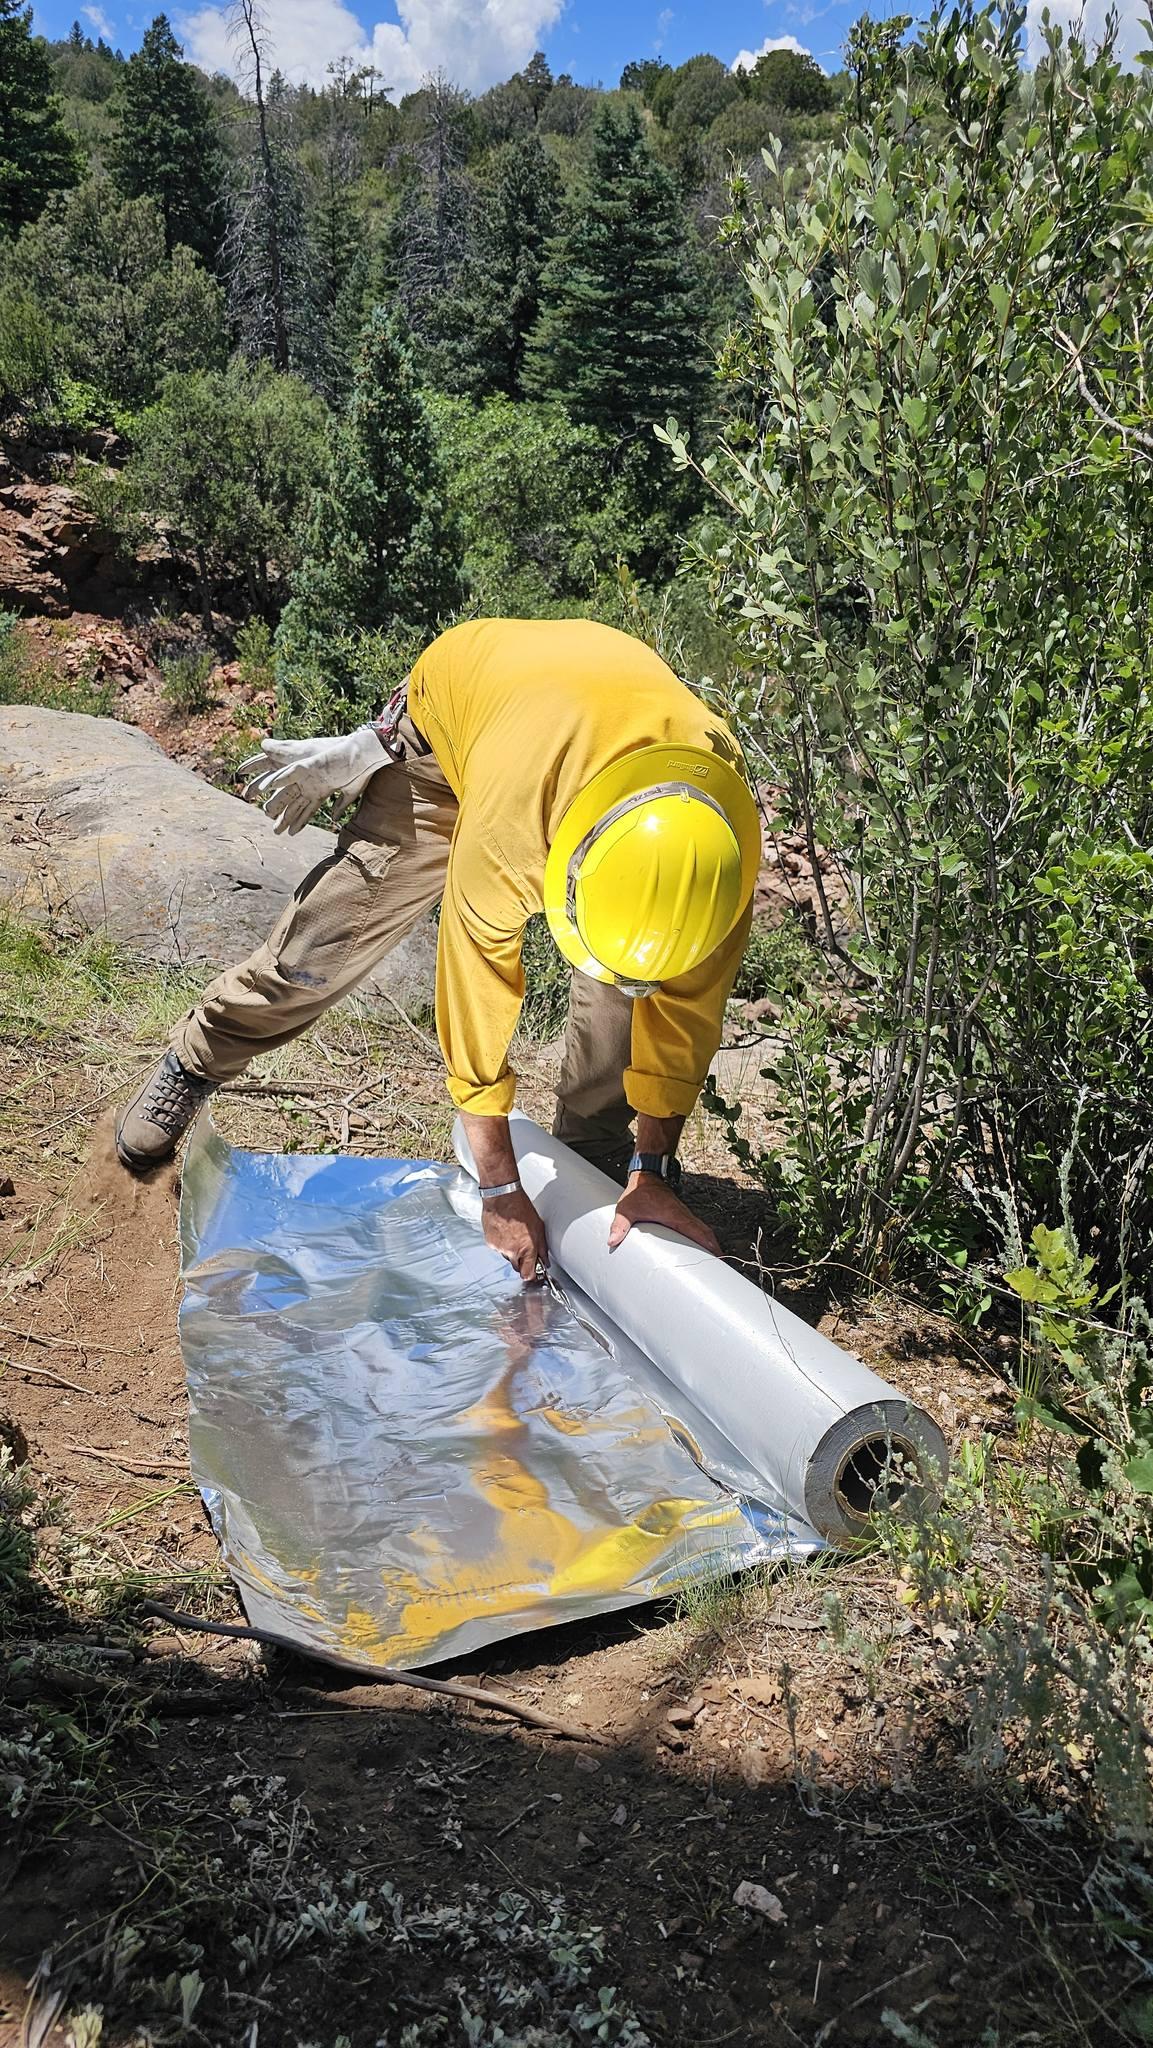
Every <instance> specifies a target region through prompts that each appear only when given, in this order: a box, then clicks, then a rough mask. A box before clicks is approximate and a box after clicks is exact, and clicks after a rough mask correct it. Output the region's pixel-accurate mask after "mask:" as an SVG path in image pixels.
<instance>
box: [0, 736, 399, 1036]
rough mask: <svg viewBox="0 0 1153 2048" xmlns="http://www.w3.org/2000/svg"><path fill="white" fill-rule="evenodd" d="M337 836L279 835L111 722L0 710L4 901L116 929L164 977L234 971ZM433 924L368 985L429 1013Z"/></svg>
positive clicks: (34, 918) (17, 910)
mask: <svg viewBox="0 0 1153 2048" xmlns="http://www.w3.org/2000/svg"><path fill="white" fill-rule="evenodd" d="M335 843H336V841H335V838H334V835H333V834H332V833H331V832H321V831H319V830H318V829H317V828H316V827H314V826H311V825H306V826H305V828H304V830H303V831H302V832H299V833H297V835H296V837H295V838H292V839H289V838H287V837H283V836H282V837H280V838H278V837H277V835H276V833H275V832H274V831H273V828H272V825H271V823H270V822H269V820H268V819H267V818H266V817H265V816H264V813H263V812H262V811H260V810H258V809H256V807H255V806H254V805H252V804H246V803H244V802H242V800H241V799H240V798H239V797H235V796H229V795H228V794H227V792H226V791H225V790H221V789H214V788H213V787H212V786H211V784H209V783H207V782H202V781H201V780H200V778H199V776H197V775H194V774H193V773H192V771H191V769H189V768H183V767H181V766H180V765H179V763H177V762H175V761H170V760H169V758H168V756H167V755H166V754H165V753H164V752H163V751H162V749H161V748H160V747H158V746H157V744H156V742H155V740H152V739H149V738H148V736H147V734H146V733H142V732H138V731H136V729H135V727H133V726H129V725H120V724H118V723H117V722H116V720H115V719H111V718H86V717H83V716H81V715H80V714H79V713H76V712H71V711H43V710H40V709H38V708H33V707H30V706H25V705H6V706H2V707H0V904H2V905H3V906H4V907H5V908H6V909H8V910H9V911H11V912H12V913H14V914H15V915H17V916H20V917H22V918H25V919H27V920H28V921H29V922H32V923H47V922H52V923H56V924H61V923H63V924H71V925H72V926H79V927H81V928H82V929H85V930H91V931H101V932H106V933H107V934H108V936H109V938H111V939H114V940H115V941H116V942H117V944H118V945H121V946H123V947H124V948H125V950H126V951H128V952H131V953H134V954H135V955H137V957H139V958H141V959H144V960H152V961H156V962H158V963H161V964H163V965H165V966H174V965H176V964H178V963H184V962H186V963H190V964H199V963H201V962H203V963H204V965H205V966H206V967H226V966H228V965H229V964H230V963H231V962H233V961H236V960H242V959H243V958H244V957H245V955H246V954H248V953H250V952H251V951H252V950H253V948H254V947H255V946H257V945H259V943H260V941H261V940H262V939H264V938H266V937H267V936H268V933H269V932H270V931H271V929H272V926H273V924H274V923H275V921H276V919H277V917H278V916H279V914H280V912H281V910H282V909H283V907H284V905H285V903H286V902H287V901H288V898H289V897H290V896H291V895H292V892H293V890H294V889H295V888H296V886H297V883H298V882H299V881H300V880H301V878H302V877H303V876H304V875H306V874H307V873H308V870H309V869H310V868H312V867H315V865H316V863H317V861H318V860H323V859H324V858H325V856H326V855H327V854H329V853H331V851H332V849H333V846H334V845H335ZM435 953H436V944H435V934H434V932H433V929H432V926H431V924H430V923H429V922H428V921H425V922H424V923H423V924H422V925H420V926H419V927H418V928H417V930H416V931H415V932H413V933H412V935H411V936H410V937H409V938H407V939H406V940H405V941H404V942H403V944H402V945H400V946H398V947H397V948H396V950H395V952H393V953H390V954H389V955H388V957H387V959H385V960H383V961H382V962H381V964H380V966H379V967H378V968H377V970H376V972H375V974H374V975H373V977H372V979H371V980H370V981H369V982H368V983H367V984H366V988H367V990H368V992H369V993H370V994H372V993H378V994H379V993H381V992H383V993H385V994H387V995H389V996H391V997H393V999H394V1000H395V1001H396V1002H398V1003H400V1004H401V1006H402V1007H403V1008H404V1009H405V1010H407V1011H408V1012H409V1013H410V1014H411V1013H412V1012H413V1011H414V1010H428V1009H430V1008H431V1007H432V998H433V980H434V965H435Z"/></svg>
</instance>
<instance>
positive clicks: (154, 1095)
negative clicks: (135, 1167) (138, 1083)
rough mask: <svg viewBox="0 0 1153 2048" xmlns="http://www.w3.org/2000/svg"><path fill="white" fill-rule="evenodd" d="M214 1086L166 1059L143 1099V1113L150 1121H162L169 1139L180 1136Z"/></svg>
mask: <svg viewBox="0 0 1153 2048" xmlns="http://www.w3.org/2000/svg"><path fill="white" fill-rule="evenodd" d="M215 1085H216V1084H215V1083H214V1082H212V1081H198V1080H196V1078H195V1077H194V1076H193V1075H192V1074H186V1073H185V1071H184V1069H183V1067H181V1066H177V1065H175V1062H174V1063H173V1065H172V1066H170V1065H169V1063H168V1061H167V1060H165V1061H164V1063H163V1065H162V1066H161V1067H159V1068H158V1070H157V1072H156V1073H155V1075H154V1076H153V1078H152V1081H151V1082H150V1084H149V1086H148V1087H147V1089H146V1090H145V1092H144V1095H143V1096H142V1098H141V1102H140V1115H141V1116H142V1117H144V1118H146V1120H147V1121H148V1122H149V1123H150V1124H159V1126H160V1129H161V1130H162V1131H167V1133H168V1135H169V1137H170V1138H175V1137H179V1135H180V1133H181V1131H183V1129H184V1127H185V1125H186V1124H188V1123H190V1122H191V1120H192V1118H193V1117H194V1116H195V1114H196V1112H197V1110H198V1109H199V1108H200V1105H201V1103H202V1102H203V1101H205V1099H206V1098H207V1097H208V1096H209V1095H211V1094H212V1092H213V1088H214V1087H215Z"/></svg>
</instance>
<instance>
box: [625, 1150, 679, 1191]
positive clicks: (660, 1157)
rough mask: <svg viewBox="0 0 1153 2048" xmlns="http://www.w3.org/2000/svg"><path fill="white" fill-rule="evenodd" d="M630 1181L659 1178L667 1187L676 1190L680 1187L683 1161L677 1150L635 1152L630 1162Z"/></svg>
mask: <svg viewBox="0 0 1153 2048" xmlns="http://www.w3.org/2000/svg"><path fill="white" fill-rule="evenodd" d="M628 1173H629V1180H630V1183H632V1182H636V1181H641V1180H659V1181H661V1182H663V1184H664V1185H665V1187H669V1188H673V1189H674V1190H675V1189H677V1188H679V1187H680V1184H681V1179H682V1173H681V1162H680V1160H679V1159H678V1158H677V1156H676V1153H675V1152H641V1151H640V1150H639V1149H638V1150H637V1151H636V1152H634V1153H633V1155H632V1158H631V1159H630V1160H629V1163H628Z"/></svg>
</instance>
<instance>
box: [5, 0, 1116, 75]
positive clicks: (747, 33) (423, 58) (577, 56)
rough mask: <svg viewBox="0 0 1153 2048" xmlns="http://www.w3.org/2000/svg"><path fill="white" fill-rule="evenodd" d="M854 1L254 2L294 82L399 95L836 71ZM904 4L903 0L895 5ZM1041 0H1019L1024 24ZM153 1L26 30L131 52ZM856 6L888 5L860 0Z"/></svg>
mask: <svg viewBox="0 0 1153 2048" xmlns="http://www.w3.org/2000/svg"><path fill="white" fill-rule="evenodd" d="M862 4H863V0H856V4H851V0H714V4H712V5H710V6H708V7H703V6H701V5H700V4H699V0H682V4H680V5H678V4H676V0H673V4H670V5H667V6H662V5H660V0H375V4H372V0H264V11H265V15H266V18H267V22H268V28H269V32H270V35H271V39H272V43H273V47H274V50H275V52H276V57H277V60H278V62H279V63H280V65H281V68H282V69H283V70H284V71H285V72H286V73H287V74H288V75H289V76H290V77H291V78H294V79H296V80H300V81H304V80H310V81H312V82H313V83H321V82H323V79H324V72H325V65H326V63H327V62H328V61H330V60H331V59H333V58H336V57H339V56H343V55H351V56H354V57H356V58H357V59H363V60H366V59H368V58H369V57H371V58H372V61H373V62H375V63H376V65H377V67H378V69H379V70H380V72H381V73H382V76H383V78H384V80H385V82H386V83H388V84H390V85H392V86H393V87H394V88H395V89H396V91H398V92H409V91H411V90H412V89H413V88H414V87H415V86H417V85H419V83H420V81H421V79H422V78H423V77H424V76H425V75H427V73H428V72H429V71H431V70H435V69H438V68H439V69H443V70H444V71H446V72H447V73H448V74H449V75H450V77H453V78H455V79H457V80H458V81H459V83H461V84H462V85H465V86H468V87H469V88H471V89H472V90H473V91H483V90H484V88H485V87H486V86H488V85H491V84H493V83H494V82H495V81H496V80H497V79H501V78H507V77H508V76H509V74H510V73H511V72H512V71H515V70H517V69H519V67H520V66H521V65H522V64H523V63H524V62H525V61H526V60H527V58H528V57H529V56H531V54H532V52H533V50H534V49H538V48H540V49H543V50H545V51H546V53H547V55H548V57H549V60H550V62H551V63H552V66H553V69H554V70H555V71H570V72H571V73H572V74H573V76H574V77H575V78H577V79H578V80H580V81H582V82H589V83H596V82H598V81H599V82H601V83H603V84H606V85H612V84H615V83H616V80H617V78H618V77H619V76H620V71H621V67H622V65H623V64H625V63H626V62H627V61H628V59H629V58H630V57H645V56H651V55H654V54H657V53H659V54H660V55H661V56H663V57H665V58H666V59H667V60H668V62H669V63H671V64H679V63H682V62H683V60H684V59H685V58H686V57H691V56H695V55H696V53H697V52H698V51H700V50H709V51H711V52H712V53H713V54H714V55H715V56H717V57H720V58H722V59H723V61H724V62H725V63H726V64H731V63H732V62H733V60H734V59H735V58H736V57H737V56H738V55H739V54H740V53H741V52H742V51H748V52H752V53H755V52H756V51H758V50H760V49H761V48H763V47H764V45H765V44H766V42H768V43H770V44H771V43H773V42H787V43H790V44H794V45H796V46H799V47H801V48H803V49H807V50H809V51H811V52H812V54H813V56H814V57H816V59H817V61H818V63H820V64H821V65H822V66H823V67H824V69H825V70H826V71H835V70H837V69H838V68H839V65H840V62H841V57H840V51H841V46H842V44H843V42H844V38H845V35H846V32H847V30H848V28H849V25H850V23H851V22H852V21H853V19H854V17H855V16H856V14H858V13H859V12H860V11H861V6H862ZM906 4H907V7H908V11H909V12H914V11H916V0H906ZM1106 4H1107V0H1085V5H1084V9H1083V11H1084V17H1085V23H1086V29H1087V31H1088V32H1089V33H1090V34H1092V33H1093V32H1094V30H1095V29H1097V30H1098V31H1099V28H1100V24H1101V22H1102V21H1103V19H1104V13H1105V7H1106ZM1146 4H1147V0H1118V7H1119V12H1120V15H1121V18H1122V34H1123V44H1124V47H1125V48H1126V49H1128V50H1129V51H1130V52H1133V51H1136V50H1137V49H1139V48H1141V47H1143V46H1144V43H1143V36H1142V32H1141V29H1140V26H1139V18H1140V14H1141V12H1142V11H1143V9H1144V7H1145V5H1146ZM1041 6H1042V0H1030V16H1031V21H1032V22H1033V23H1035V21H1036V19H1037V18H1039V15H1040V11H1041ZM1050 10H1051V12H1052V13H1053V14H1054V16H1057V17H1064V18H1065V19H1069V18H1070V17H1071V16H1075V15H1077V14H1080V13H1081V12H1082V0H1050ZM154 11H155V10H154V8H153V7H150V6H139V5H136V6H134V5H132V4H125V0H104V4H103V5H101V4H100V0H91V4H87V5H84V4H80V5H78V4H77V0H39V4H37V5H36V6H35V21H36V26H37V28H38V29H40V30H41V31H42V32H43V33H44V34H45V35H50V36H62V35H66V34H67V32H68V30H69V28H70V27H71V25H72V22H73V21H74V20H75V19H77V18H78V19H79V20H80V21H81V23H82V24H83V25H84V27H85V28H86V29H88V30H89V32H90V33H91V34H93V35H96V34H103V35H104V36H105V37H106V38H107V40H108V41H110V42H112V43H114V44H115V45H116V46H118V47H119V48H121V49H123V50H125V51H130V50H133V49H135V48H136V46H137V44H138V43H139V41H140V37H141V35H142V34H143V31H144V29H145V28H146V27H147V25H148V23H149V21H150V20H151V19H152V15H153V12H154ZM869 11H870V13H872V14H874V15H875V16H876V15H882V14H887V13H889V12H891V11H896V10H895V7H894V6H893V5H891V4H889V0H880V4H878V0H871V4H870V5H869ZM169 12H170V15H171V18H172V21H173V24H174V26H175V27H176V30H177V32H178V34H180V35H181V37H182V38H183V40H184V43H185V46H186V50H187V53H188V55H189V56H190V57H192V58H194V59H195V61H196V62H197V63H200V64H203V65H204V66H205V67H206V68H207V69H209V70H216V69H220V70H229V69H231V68H232V51H231V47H230V44H229V40H228V35H227V29H226V23H225V10H224V6H223V5H222V4H219V0H169Z"/></svg>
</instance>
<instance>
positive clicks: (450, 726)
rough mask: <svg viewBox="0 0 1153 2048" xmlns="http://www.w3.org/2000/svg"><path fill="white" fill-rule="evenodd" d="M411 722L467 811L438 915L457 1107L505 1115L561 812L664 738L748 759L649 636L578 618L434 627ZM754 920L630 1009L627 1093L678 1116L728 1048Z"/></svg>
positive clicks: (440, 1016) (412, 693) (440, 1013)
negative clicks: (511, 1052) (533, 921)
mask: <svg viewBox="0 0 1153 2048" xmlns="http://www.w3.org/2000/svg"><path fill="white" fill-rule="evenodd" d="M408 706H409V714H410V716H411V718H412V720H413V722H414V724H415V725H416V727H417V729H418V731H420V732H421V733H422V734H423V735H424V737H425V739H426V740H427V741H428V743H429V745H430V746H431V748H432V750H433V753H434V754H435V756H436V759H437V761H438V763H439V765H440V767H441V769H442V770H443V772H444V774H445V777H446V778H447V780H448V782H449V783H450V785H451V787H452V789H453V790H454V792H455V794H456V796H457V798H458V799H459V802H460V817H459V820H458V822H457V826H456V830H455V832H454V834H453V841H452V850H451V854H450V857H449V865H448V875H447V879H446V882H445V890H444V902H443V905H442V907H441V917H440V936H439V942H438V948H437V980H436V1019H437V1032H438V1035H439V1038H440V1044H441V1050H442V1051H443V1053H444V1058H445V1064H446V1066H447V1068H448V1087H449V1093H450V1095H451V1096H452V1098H453V1101H454V1102H455V1103H456V1104H457V1105H458V1107H460V1108H461V1109H466V1110H469V1111H471V1112H472V1113H473V1114H474V1115H480V1116H504V1115H506V1114H507V1112H508V1111H509V1110H510V1109H511V1108H512V1105H513V1101H514V1099H515V1094H516V1077H515V1075H514V1074H513V1073H512V1071H511V1069H510V1067H509V1064H508V1049H509V1044H510V1041H511V1039H512V1035H513V1032H514V1031H515V1029H516V1023H517V1018H518V1016H519V1014H520V1007H521V1003H522V1000H523V998H524V974H523V971H522V968H521V946H522V941H523V938H524V927H525V923H526V921H527V919H528V918H529V917H530V916H531V915H532V914H533V912H534V911H538V910H540V909H541V907H542V904H543V900H544V870H545V860H546V857H547V854H548V849H549V845H550V843H551V840H552V836H553V832H554V830H555V828H556V826H557V824H558V823H559V821H560V819H561V818H562V817H563V815H564V813H565V811H566V809H567V808H568V805H569V804H570V803H571V802H572V800H573V798H574V797H575V796H576V795H577V793H578V791H580V790H581V789H583V788H584V787H585V785H586V784H587V783H588V782H590V781H591V780H592V778H593V776H594V775H596V774H597V773H598V772H599V771H600V769H602V768H605V767H607V766H608V765H609V763H610V762H612V761H616V760H619V759H620V757H621V755H622V754H628V753H632V752H633V751H634V750H635V749H636V748H638V747H647V746H655V745H658V744H661V743H665V742H667V743H670V744H672V745H674V746H695V747H701V748H704V749H705V750H706V751H710V752H716V753H723V754H724V756H725V758H726V759H727V760H730V761H739V758H740V756H739V751H738V749H737V747H736V744H735V742H734V740H733V737H732V735H731V733H730V732H729V730H728V728H727V727H726V725H725V724H724V722H723V720H722V719H720V718H718V717H717V716H716V715H715V714H714V713H713V712H711V711H709V710H708V709H707V707H706V706H705V705H704V704H702V703H701V701H700V699H699V698H698V697H694V695H693V693H692V691H691V690H688V689H686V687H685V685H684V684H683V683H682V682H680V681H678V679H677V677H676V676H675V675H674V674H673V672H672V670H671V669H670V668H668V667H667V666H666V664H665V663H664V662H663V661H662V660H661V659H660V657H659V656H658V655H656V654H654V653H653V651H652V649H651V648H649V647H646V646H644V644H643V643H642V642H641V641H639V640H633V639H630V637H629V636H628V634H626V633H618V632H615V631H614V630H613V629H612V627H610V626H599V625H596V624H594V623H592V622H591V621H589V620H585V619H560V620H552V619H545V620H523V619H481V620H476V621H473V622H470V623H469V624H467V625H463V626H454V627H453V628H452V629H451V630H450V631H449V632H447V633H442V634H441V636H440V638H439V639H438V640H434V641H433V643H432V645H431V647H429V648H428V649H427V650H426V652H425V653H424V654H423V655H422V656H421V658H420V660H419V661H418V662H417V664H416V666H415V668H414V669H413V671H412V677H411V680H410V684H409V694H408ZM747 933H748V916H746V917H745V918H743V919H742V920H741V921H740V923H739V925H738V926H737V928H736V930H735V931H734V932H732V934H731V935H730V937H729V938H728V939H727V940H726V941H725V943H724V945H722V946H719V947H718V948H717V950H716V952H715V953H713V954H712V955H711V956H710V957H709V959H707V960H704V961H699V962H698V963H697V965H696V966H695V967H694V968H692V969H691V970H690V972H689V973H687V974H683V975H681V976H679V977H678V979H676V980H675V981H670V982H667V983H665V985H664V986H663V987H662V988H661V989H660V990H659V991H658V992H657V994H655V995H652V996H646V997H644V998H643V999H642V1000H640V1001H638V1002H636V1003H634V1005H633V1030H632V1061H631V1064H630V1066H629V1067H628V1069H627V1070H626V1073H625V1077H624V1081H625V1093H626V1095H627V1098H628V1101H629V1103H630V1105H631V1107H632V1108H633V1109H634V1110H638V1111H640V1112H641V1113H642V1114H645V1115H648V1116H657V1117H660V1116H685V1115H687V1114H688V1112H689V1111H690V1110H691V1109H692V1107H693V1104H694V1102H695V1101H696V1098H697V1095H698V1093H699V1091H700V1087H701V1083H702V1082H703V1080H704V1078H705V1075H706V1074H707V1072H708V1068H709V1062H710V1060H711V1059H712V1057H713V1054H714V1053H715V1052H716V1049H717V1046H718V1045H719V1044H720V1038H721V1023H722V1019H723V1015H724V1007H725V998H726V997H727V995H728V993H729V990H730V988H731V987H732V983H733V977H734V975H735V973H736V971H737V966H738V964H739V962H740V957H741V953H742V951H743V948H744V943H745V938H746V936H747Z"/></svg>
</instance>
